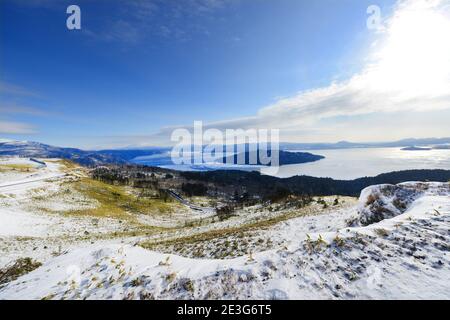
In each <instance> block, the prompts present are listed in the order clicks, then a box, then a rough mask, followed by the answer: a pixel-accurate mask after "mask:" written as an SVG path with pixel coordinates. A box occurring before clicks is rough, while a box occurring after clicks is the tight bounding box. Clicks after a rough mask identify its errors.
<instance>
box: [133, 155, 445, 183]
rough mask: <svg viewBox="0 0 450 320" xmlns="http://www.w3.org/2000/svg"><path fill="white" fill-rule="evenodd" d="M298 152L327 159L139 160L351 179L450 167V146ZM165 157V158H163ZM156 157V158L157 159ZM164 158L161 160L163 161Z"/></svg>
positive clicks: (213, 168)
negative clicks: (260, 162) (239, 162)
mask: <svg viewBox="0 0 450 320" xmlns="http://www.w3.org/2000/svg"><path fill="white" fill-rule="evenodd" d="M289 151H297V152H311V153H314V154H318V155H323V156H325V159H322V160H319V161H316V162H310V163H302V164H293V165H287V166H282V167H280V168H278V170H277V171H276V172H275V173H273V172H269V170H272V169H273V168H271V169H268V168H264V167H256V166H235V165H223V164H215V165H203V166H188V165H181V166H179V165H173V164H172V165H171V164H169V163H168V162H170V161H169V160H170V158H168V155H165V157H161V158H159V159H152V160H150V159H145V157H143V158H141V159H140V160H139V161H136V163H139V164H147V165H153V166H160V167H164V168H168V169H175V170H184V171H186V170H197V171H204V170H217V169H240V170H247V171H248V170H260V171H261V173H263V174H270V175H274V176H277V177H280V178H288V177H292V176H296V175H307V176H313V177H329V178H333V179H342V180H351V179H355V178H360V177H365V176H376V175H378V174H381V173H386V172H391V171H399V170H409V169H447V170H450V150H448V149H447V150H445V149H444V150H422V151H405V150H401V149H400V148H359V149H339V150H314V151H305V150H289ZM163 159H165V160H163ZM155 160H156V161H155ZM160 161H161V162H160Z"/></svg>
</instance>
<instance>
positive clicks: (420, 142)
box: [280, 138, 450, 150]
mask: <svg viewBox="0 0 450 320" xmlns="http://www.w3.org/2000/svg"><path fill="white" fill-rule="evenodd" d="M444 144H450V138H424V139H414V138H410V139H403V140H398V141H391V142H361V143H357V142H348V141H340V142H337V143H280V149H281V150H331V149H351V148H401V147H410V146H416V147H419V146H430V145H444Z"/></svg>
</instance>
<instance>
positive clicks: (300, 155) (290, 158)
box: [223, 150, 325, 166]
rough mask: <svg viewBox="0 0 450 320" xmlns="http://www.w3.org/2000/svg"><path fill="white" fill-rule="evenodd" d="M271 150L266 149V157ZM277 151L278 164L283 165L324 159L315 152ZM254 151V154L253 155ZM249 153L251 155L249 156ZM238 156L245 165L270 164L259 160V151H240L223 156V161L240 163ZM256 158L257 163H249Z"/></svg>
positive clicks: (269, 154)
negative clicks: (243, 159) (242, 159)
mask: <svg viewBox="0 0 450 320" xmlns="http://www.w3.org/2000/svg"><path fill="white" fill-rule="evenodd" d="M271 152H272V151H270V150H269V151H268V152H267V155H268V157H270V156H271ZM278 152H279V165H280V166H284V165H288V164H300V163H308V162H315V161H319V160H321V159H324V158H325V157H324V156H321V155H317V154H312V153H309V152H289V151H278ZM255 153H256V155H255ZM250 155H251V156H252V157H250ZM238 157H240V158H242V157H244V158H245V163H244V164H245V165H258V166H263V165H271V163H269V164H264V163H262V162H261V159H260V157H259V152H258V151H252V152H249V151H247V152H242V153H238V154H235V155H232V156H229V157H224V158H223V163H227V164H242V163H238ZM255 157H256V158H257V163H250V160H249V159H250V158H252V159H254V158H255Z"/></svg>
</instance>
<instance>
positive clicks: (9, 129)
mask: <svg viewBox="0 0 450 320" xmlns="http://www.w3.org/2000/svg"><path fill="white" fill-rule="evenodd" d="M0 133H1V134H32V133H36V131H35V129H34V128H33V127H32V126H30V125H28V124H26V123H21V122H10V121H0Z"/></svg>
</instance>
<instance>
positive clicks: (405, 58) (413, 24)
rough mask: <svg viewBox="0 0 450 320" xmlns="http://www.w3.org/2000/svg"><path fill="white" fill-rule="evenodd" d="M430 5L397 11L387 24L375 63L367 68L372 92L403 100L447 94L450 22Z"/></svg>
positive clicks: (440, 11) (445, 15)
mask: <svg viewBox="0 0 450 320" xmlns="http://www.w3.org/2000/svg"><path fill="white" fill-rule="evenodd" d="M430 3H431V2H429V1H425V2H423V3H422V5H416V6H411V7H410V8H405V9H404V10H400V11H399V13H398V14H397V15H395V16H394V17H393V18H392V19H391V21H390V22H389V25H388V28H387V31H386V38H385V42H384V43H383V45H382V47H381V49H380V50H379V51H378V52H377V54H376V56H375V58H376V63H375V64H373V65H372V66H371V68H369V72H370V79H371V83H370V84H371V86H372V87H373V88H374V89H376V90H381V91H388V92H396V93H397V94H398V95H399V96H401V97H402V98H413V97H416V96H430V97H432V96H434V95H438V94H442V93H443V92H449V91H450V87H449V85H450V41H449V40H450V19H449V15H448V14H446V13H445V10H444V9H442V10H438V8H437V7H436V5H430ZM435 3H436V2H435ZM447 11H448V10H447Z"/></svg>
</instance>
